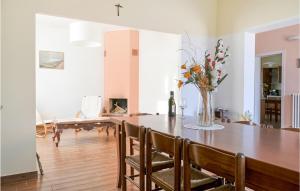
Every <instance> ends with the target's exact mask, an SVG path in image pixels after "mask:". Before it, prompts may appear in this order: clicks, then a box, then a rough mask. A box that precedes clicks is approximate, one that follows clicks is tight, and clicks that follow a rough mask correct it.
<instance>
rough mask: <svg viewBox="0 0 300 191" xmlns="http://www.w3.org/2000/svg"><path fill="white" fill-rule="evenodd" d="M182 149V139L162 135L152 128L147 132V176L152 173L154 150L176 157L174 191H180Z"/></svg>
mask: <svg viewBox="0 0 300 191" xmlns="http://www.w3.org/2000/svg"><path fill="white" fill-rule="evenodd" d="M181 147H182V139H181V138H180V137H174V136H170V135H167V134H164V133H160V132H157V131H154V130H151V129H150V128H149V129H147V130H146V169H147V175H148V176H151V173H152V157H151V156H152V154H151V153H152V149H153V148H154V149H155V150H156V151H158V152H163V153H165V154H168V155H171V156H174V190H180V183H181V178H180V177H181V175H180V171H181Z"/></svg>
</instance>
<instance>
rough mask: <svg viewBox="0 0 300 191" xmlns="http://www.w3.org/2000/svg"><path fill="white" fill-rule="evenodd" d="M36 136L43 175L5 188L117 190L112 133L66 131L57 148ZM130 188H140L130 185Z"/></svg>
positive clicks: (6, 190)
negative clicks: (107, 134)
mask: <svg viewBox="0 0 300 191" xmlns="http://www.w3.org/2000/svg"><path fill="white" fill-rule="evenodd" d="M51 136H52V134H49V135H48V136H47V137H46V138H37V152H38V153H39V155H40V157H41V162H42V165H43V169H44V176H40V175H39V176H38V178H30V179H28V180H22V181H17V182H12V183H6V184H3V185H1V190H2V191H19V190H23V191H27V190H28V191H29V190H30V191H35V190H43V191H50V190H61V191H62V190H63V191H69V190H70V191H80V190H82V191H83V190H86V191H89V190H97V191H102V190H103V191H116V190H119V189H117V188H116V175H117V172H116V170H117V163H116V161H117V160H116V156H117V154H116V141H115V138H114V136H113V132H110V135H109V136H108V137H107V136H106V133H104V132H103V133H101V134H100V135H98V133H97V131H96V130H92V131H81V132H79V133H78V134H76V133H74V130H64V132H63V134H62V140H61V143H60V146H59V147H58V148H56V147H55V144H54V143H53V142H52V139H51ZM127 190H128V191H135V190H137V189H135V188H132V187H130V185H129V186H128V189H127Z"/></svg>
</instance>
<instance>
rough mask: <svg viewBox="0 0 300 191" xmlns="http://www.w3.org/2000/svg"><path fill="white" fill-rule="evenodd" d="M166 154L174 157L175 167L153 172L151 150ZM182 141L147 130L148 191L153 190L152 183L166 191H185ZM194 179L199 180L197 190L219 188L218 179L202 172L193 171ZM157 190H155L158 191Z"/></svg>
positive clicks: (196, 185)
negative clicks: (182, 170)
mask: <svg viewBox="0 0 300 191" xmlns="http://www.w3.org/2000/svg"><path fill="white" fill-rule="evenodd" d="M152 147H154V148H155V149H156V150H158V151H160V152H162V153H165V154H166V155H171V156H173V159H174V167H172V168H168V169H163V170H159V171H156V172H155V171H153V170H154V167H153V165H152V164H153V163H152V160H151V157H150V154H151V148H152ZM181 150H182V139H181V138H180V137H174V136H170V135H166V134H163V133H160V132H157V131H153V130H151V129H147V132H146V169H147V176H146V181H147V183H146V191H150V190H152V182H153V183H154V184H155V185H157V186H158V187H159V188H160V189H163V190H166V191H180V190H183V189H182V188H183V184H182V183H183V176H182V172H181V169H182V167H181V158H182V157H181V155H182V152H181ZM192 178H194V179H197V180H199V181H197V184H195V188H197V189H199V190H203V189H208V188H211V187H212V186H217V185H219V184H217V182H218V179H217V178H214V177H210V176H209V175H206V174H204V173H202V172H201V171H200V170H197V169H194V168H193V169H192ZM157 189H158V188H156V189H155V190H157Z"/></svg>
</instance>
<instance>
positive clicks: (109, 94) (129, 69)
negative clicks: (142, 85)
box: [104, 30, 139, 113]
mask: <svg viewBox="0 0 300 191" xmlns="http://www.w3.org/2000/svg"><path fill="white" fill-rule="evenodd" d="M138 38H139V33H138V32H137V31H132V30H120V31H112V32H107V33H105V35H104V46H105V58H104V107H105V109H106V110H107V111H108V110H109V98H127V99H128V113H137V112H138V103H139V100H138V97H139V95H138V94H139V78H138V77H139V73H138V71H139V68H138V67H139V64H138V62H139V58H138V55H132V50H133V49H137V50H138V48H139V41H138Z"/></svg>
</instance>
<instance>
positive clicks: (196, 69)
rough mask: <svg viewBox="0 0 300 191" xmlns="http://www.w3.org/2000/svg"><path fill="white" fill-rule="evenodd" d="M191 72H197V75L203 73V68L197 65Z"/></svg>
mask: <svg viewBox="0 0 300 191" xmlns="http://www.w3.org/2000/svg"><path fill="white" fill-rule="evenodd" d="M191 70H192V71H193V72H195V73H200V72H201V66H200V65H198V64H196V65H195V66H193V67H192V68H191Z"/></svg>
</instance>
